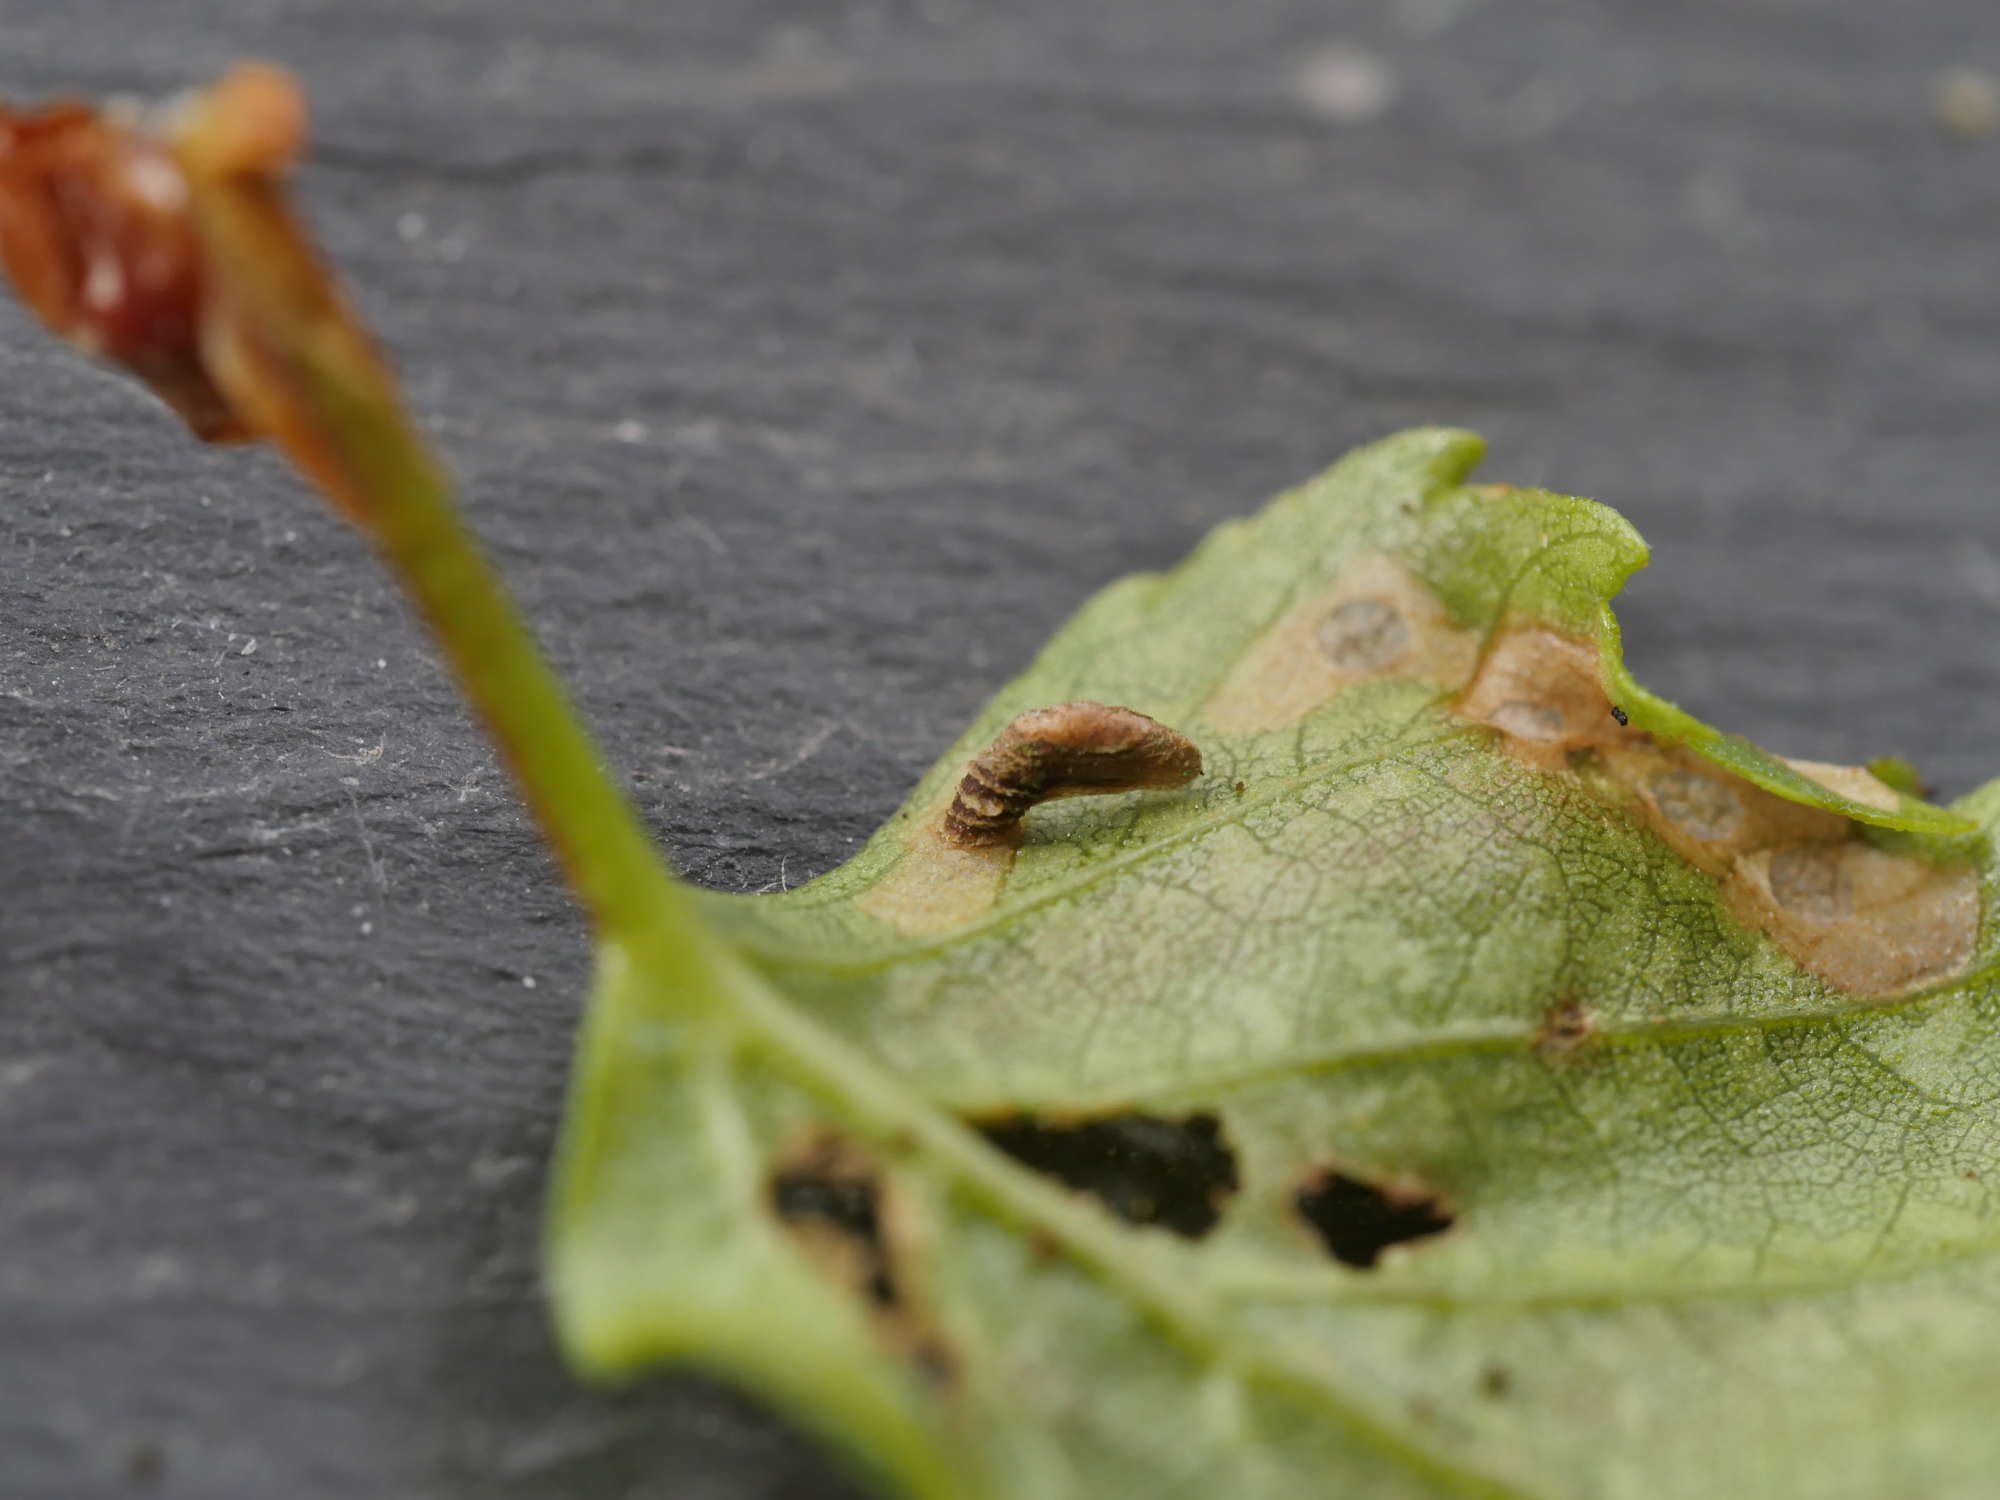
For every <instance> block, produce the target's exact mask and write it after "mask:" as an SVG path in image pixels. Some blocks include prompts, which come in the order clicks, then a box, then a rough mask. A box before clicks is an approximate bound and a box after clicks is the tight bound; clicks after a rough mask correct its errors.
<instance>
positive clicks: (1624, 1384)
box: [549, 431, 2000, 1500]
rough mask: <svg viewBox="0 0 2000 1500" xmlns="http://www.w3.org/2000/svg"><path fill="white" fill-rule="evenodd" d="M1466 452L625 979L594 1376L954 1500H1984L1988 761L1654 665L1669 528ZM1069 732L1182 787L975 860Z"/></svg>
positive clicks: (1230, 571) (1222, 556)
mask: <svg viewBox="0 0 2000 1500" xmlns="http://www.w3.org/2000/svg"><path fill="white" fill-rule="evenodd" d="M1479 452H1480V446H1479V443H1478V441H1477V439H1475V438H1472V437H1470V436H1468V435H1465V434H1462V433H1453V432H1436V431H1424V432H1414V433H1408V434H1405V435H1402V436H1399V437H1396V438H1393V439H1390V440H1389V441H1387V442H1384V443H1380V444H1377V445H1375V446H1374V447H1371V448H1368V449H1365V450H1363V451H1361V452H1359V453H1356V454H1355V455H1353V456H1351V457H1350V458H1348V459H1347V460H1345V461H1344V462H1343V463H1341V464H1340V465H1338V466H1337V467H1336V468H1334V469H1332V470H1331V471H1329V472H1328V473H1327V474H1325V475H1323V476H1321V477H1320V478H1319V479H1316V480H1314V481H1313V482H1311V483H1309V484H1307V485H1305V486H1304V487H1302V488H1300V489H1298V490H1295V491H1293V492H1291V493H1289V494H1287V495H1284V496H1282V497H1280V498H1279V499H1278V500H1276V501H1275V502H1273V503H1272V504H1271V505H1270V506H1269V507H1268V508H1267V509H1266V510H1265V511H1264V512H1263V513H1262V514H1261V515H1259V516H1257V517H1256V518H1254V519H1252V520H1249V521H1244V522H1238V523H1233V524H1230V525H1227V526H1224V527H1222V528H1220V529H1219V530H1218V531H1217V532H1216V533H1215V534H1214V535H1213V536H1211V537H1210V538H1209V539H1208V540H1207V541H1206V542H1204V543H1203V544H1202V546H1201V547H1200V548H1199V549H1198V550H1197V551H1196V552H1195V554H1194V555H1193V556H1192V557H1191V558H1190V559H1189V560H1188V561H1187V562H1186V563H1185V564H1184V565H1183V566H1182V567H1180V568H1179V569H1177V570H1176V571H1174V572H1173V573H1171V574H1169V575H1165V576H1160V577H1142V578H1133V579H1127V580H1125V581H1123V582H1121V583H1118V584H1115V585H1113V586H1112V587H1110V588H1108V589H1106V590H1105V591H1104V592H1103V593H1101V594H1100V595H1098V596H1097V597H1096V598H1095V599H1094V600H1092V601H1091V602H1090V603H1089V604H1088V605H1086V606H1085V608H1084V609H1083V610H1082V612H1081V613H1080V614H1079V615H1078V616H1077V617H1076V618H1075V619H1074V620H1073V621H1071V623H1070V624H1069V625H1068V626H1067V627H1065V628H1064V629H1063V630H1062V631H1061V632H1060V633H1059V634H1058V635H1057V637H1056V638H1055V640H1054V641H1052V642H1051V643H1050V645H1049V647H1048V648H1047V650H1046V651H1045V652H1044V653H1043V655H1042V656H1041V658H1040V659H1039V660H1038V661H1037V662H1036V663H1035V664H1034V665H1033V666H1032V667H1031V668H1030V669H1029V670H1028V671H1027V672H1026V673H1025V674H1024V675H1023V676H1022V677H1021V678H1020V679H1018V680H1017V681H1016V682H1014V683H1012V684H1010V685H1009V686H1008V687H1007V688H1006V689H1005V690H1004V691H1002V692H1001V694H1000V695H999V697H998V698H997V699H996V700H995V701H994V703H993V704H992V706H991V707H990V708H989V709H988V711H987V712H986V713H985V714H984V715H983V716H982V717H981V719H980V720H979V722H978V723H976V724H975V725H974V726H973V727H972V728H971V729H970V730H969V731H968V732H967V734H966V736H965V738H964V739H963V740H962V741H961V742H960V743H959V744H958V745H957V746H956V747H954V749H953V750H952V751H951V752H950V753H949V754H947V755H946V756H945V757H944V758H943V759H942V760H941V761H940V762H939V764H938V766H937V767H936V768H935V769H934V770H933V771H932V772H931V773H930V774H929V775H928V776H927V777H926V778H925V779H924V780H923V782H922V783H921V784H920V785H919V786H918V787H917V789H916V791H915V792H914V793H913V794H912V796H911V798H910V801H909V802H908V804H907V805H906V807H905V809H904V810H903V811H902V812H901V813H899V814H898V815H897V816H896V817H895V818H894V819H892V820H891V821H890V822H889V824H888V825H887V826H886V827H885V828H884V829H883V830H882V831H881V832H880V833H879V834H877V835H876V837H875V838H874V839H873V840H872V841H871V842H870V843H869V845H868V846H867V848H866V849H865V850H864V851H863V852H862V853H861V854H860V855H858V856H857V857H856V858H855V859H854V860H853V861H852V862H851V863H849V864H848V865H846V866H845V867H843V868H842V869H840V870H837V871H835V872H833V873H831V874H829V875H827V876H826V877H824V878H823V879H821V880H818V881H815V882H813V883H812V884H811V885H808V886H806V887H803V888H801V889H799V890H796V891H793V892H790V893H787V894H785V895H782V896H777V897H762V898H754V899H752V898H730V897H722V896H708V897H706V898H704V899H703V900H702V902H701V906H700V910H701V913H702V915H703V916H705V917H706V918H707V920H708V924H709V926H710V927H711V928H712V929H713V930H714V931H715V932H716V933H718V934H719V935H720V939H721V941H720V943H718V944H717V945H716V946H717V947H718V948H719V949H720V950H721V951H722V956H721V957H720V958H717V957H715V956H714V955H713V954H707V955H705V956H702V957H701V958H700V961H699V962H689V963H688V964H687V965H685V966H684V967H683V966H677V965H676V963H675V961H674V960H673V959H672V958H671V957H663V956H661V953H662V950H660V949H658V948H657V947H655V948H648V949H646V950H644V951H640V950H637V949H632V950H628V949H627V948H626V947H625V946H623V945H622V944H620V943H618V942H616V941H611V942H608V943H607V944H606V946H605V948H604V950H603V952H602V955H601V965H600V975H599V985H598V992H597V995H596V998H595V1000H594V1002H593V1005H592V1010H591V1015H590V1019H589V1023H588V1028H587V1034H586V1037H585V1041H584V1046H583V1051H582V1058H581V1061H580V1064H579V1069H578V1074H577V1079H576V1084H575V1091H574V1096H573V1099H572V1104H571V1115H570V1119H569V1122H568V1127H567V1130H566V1133H565V1144H564V1148H563V1153H562V1159H561V1163H560V1171H559V1180H558V1187H557V1191H556V1194H555V1196H554V1200H553V1205H552V1211H551V1218H550V1226H549V1254H550V1265H551V1284H552V1289H553V1294H554V1299H555V1304H556V1309H557V1314H558V1321H559V1325H560V1328H561V1331H562V1335H563V1338H564V1341H565V1344H566V1347H567V1349H568V1351H569V1353H570V1355H571V1357H572V1358H573V1360H574V1361H575V1363H576V1364H577V1365H578V1366H579V1367H580V1368H581V1369H583V1370H585V1371H588V1372H590V1373H593V1374H595V1375H598V1376H603V1377H623V1376H628V1375H630V1374H633V1373H635V1372H637V1371H639V1370H641V1369H643V1368H644V1367H646V1366H648V1365H650V1364H653V1363H655V1362H658V1361H663V1360H674V1361H692V1362H695V1363H698V1364H702V1365H705V1366H709V1367H712V1368H715V1369H719V1370H722V1371H725V1372H730V1373H733V1374H734V1375H735V1376H736V1377H738V1378H740V1379H741V1380H743V1381H744V1382H745V1383H747V1384H749V1385H750V1386H752V1387H754V1388H756V1389H759V1390H761V1391H763V1392H765V1393H767V1394H768V1395H770V1396H771V1397H773V1398H774V1399H776V1400H777V1401H778V1402H780V1403H781V1404H782V1405H783V1406H784V1407H785V1408H786V1409H787V1410H789V1411H790V1412H792V1413H793V1414H794V1415H796V1416H797V1417H799V1418H801V1419H803V1420H805V1421H806V1422H808V1423H810V1424H812V1425H814V1426H816V1427H818V1428H819V1429H820V1430H821V1431H823V1432H825V1433H826V1434H828V1435H830V1436H831V1437H833V1438H834V1439H836V1440H837V1441H839V1442H841V1443H842V1444H844V1445H845V1446H846V1447H847V1448H848V1449H849V1450H850V1451H851V1452H852V1453H853V1454H854V1455H855V1456H856V1457H857V1459H858V1460H859V1461H860V1462H861V1463H862V1464H863V1465H864V1466H865V1467H866V1468H867V1469H868V1470H870V1471H872V1472H873V1473H874V1474H875V1475H876V1476H877V1477H878V1479H879V1480H880V1482H881V1483H882V1484H883V1485H884V1487H885V1489H886V1491H887V1492H891V1493H907V1494H912V1495H920V1496H927V1497H947V1496H949V1497H954V1500H974V1497H993V1500H1016V1497H1018V1500H1063V1497H1077V1500H1084V1497H1089V1500H1106V1497H1120V1496H1133V1497H1139V1496H1144V1497H1148V1500H1152V1497H1162V1496H1189V1497H1195V1496H1202V1497H1207V1496H1214V1495H1229V1496H1232V1497H1237V1496H1241V1497H1270V1500H1280V1497H1293V1496H1299V1497H1305V1496H1323V1495H1366V1496H1371V1497H1400V1496H1409V1497H1417V1496H1456V1495H1477V1496H1537V1497H1540V1496H1576V1497H1593V1500H1597V1497H1611V1496H1643V1497H1647V1500H1667V1497H1675V1496H1689V1497H1695V1496H1699V1497H1704V1500H1706V1497H1712V1496H1716V1495H1752V1494H1754V1495H1762V1496H1794V1495H1795V1496H1814V1497H1824V1496H1855V1497H1862V1496H1866V1497H1871V1500H1873V1497H1879V1496H1884V1495H1926V1496H1942V1495H1973V1494H1982V1493H1987V1492H1988V1489H1989V1487H1990V1475H1991V1474H1992V1472H1993V1471H1994V1469H1995V1467H1996V1464H2000V1429H1996V1426H1995V1424H1994V1423H1992V1422H1991V1421H1990V1420H1988V1419H1987V1416H1986V1412H1985V1405H1986V1396H1987V1393H1988V1391H1989V1390H1990V1389H1991V1388H1992V1387H1993V1386H1994V1384H1995V1382H1996V1381H2000V1352H1996V1351H2000V1274H1996V1261H1995V1258H1994V1256H1993V1255H1992V1253H1991V1252H1992V1251H1993V1249H1994V1248H1995V1242H1996V1223H2000V1220H1996V1216H1995V1209H1994V1203H1993V1201H1992V1187H1991V1186H1990V1185H1989V1182H1990V1180H1991V1179H1992V1177H1993V1174H1994V1173H1995V1172H2000V1151H1996V1146H2000V1113H1996V1110H1995V1099H1996V1097H1997V1096H2000V1047H1996V1046H1995V1045H1994V1043H1993V1040H1992V1038H1993V1036H1994V1028H1995V1022H1996V1011H2000V994H1996V989H1995V985H1994V984H1993V982H1992V979H1991V971H1992V963H1993V951H1992V950H1993V937H1992V934H1991V932H1990V931H1989V930H1988V924H1987V923H1986V922H1985V920H1984V915H1983V914H1984V912H1985V911H1986V910H1987V909H1989V906H1990V896H1991V883H1992V860H1991V855H1990V845H1989V841H1988V837H1987V830H1988V829H1989V828H1990V827H1991V824H1992V821H1993V819H1994V818H1995V816H1996V815H2000V784H1996V785H1995V786H1993V787H1989V788H1987V789H1986V790H1985V791H1984V792H1982V793H1979V794H1977V795H1975V796H1973V797H1971V798H1968V799H1966V800H1965V801H1964V802H1962V803H1961V804H1959V805H1958V806H1957V807H1956V808H1955V809H1952V810H1949V811H1947V810H1944V809H1940V808H1935V807H1930V806H1927V805H1925V804H1923V803H1921V802H1918V801H1916V800H1915V799H1914V798H1913V796H1912V795H1911V794H1910V793H1911V789H1913V788H1914V786H1915V781H1914V778H1913V777H1911V776H1908V775H1902V774H1900V773H1898V772H1896V771H1895V770H1894V769H1893V768H1886V769H1887V772H1888V775H1889V780H1891V781H1894V783H1895V784H1894V785H1893V786H1892V785H1890V784H1888V782H1887V781H1884V780H1880V779H1877V778H1875V777H1873V776H1870V775H1868V774H1866V773H1864V772H1860V771H1858V770H1842V769H1839V768H1831V767H1816V766H1810V765H1802V766H1797V765H1792V764H1788V763H1786V762H1784V761H1781V760H1778V759H1776V758H1774V757H1772V756H1770V755H1767V754H1765V753H1764V752H1762V751H1760V750H1757V749H1755V748H1754V747H1752V746H1750V745H1748V744H1747V743H1745V742H1744V741H1742V740H1739V739H1735V738H1733V737H1729V736H1725V735H1721V734H1719V733H1717V732H1716V731H1714V730H1711V729H1709V728H1708V727H1707V726H1705V725H1703V724H1701V723H1699V722H1698V721H1696V720H1694V719H1693V718H1691V717H1690V716H1688V715H1687V714H1685V713H1683V712H1682V711H1681V710H1679V709H1677V708H1675V707H1674V706H1673V705H1671V704H1668V703H1666V702H1664V701H1662V700H1660V699H1658V698H1655V697H1653V696H1652V695H1650V694H1648V693H1646V692H1645V691H1644V690H1643V689H1640V688H1638V687H1637V686H1636V685H1635V684H1633V683H1632V681H1631V680H1630V678H1629V677H1628V676H1627V674H1626V672H1625V669H1624V666H1623V663H1622V661H1621V659H1620V656H1619V652H1618V636H1617V627H1616V623H1615V621H1614V620H1613V618H1612V616H1611V614H1610V612H1609V609H1608V607H1607V601H1608V599H1609V598H1610V596H1611V595H1612V594H1613V593H1614V592H1615V591H1616V590H1617V589H1618V587H1619V586H1620V585H1621V584H1622V583H1623V581H1624V580H1625V578H1626V577H1627V576H1629V574H1630V573H1631V572H1632V571H1633V570H1634V569H1635V568H1637V567H1638V566H1640V565H1641V564H1642V563H1643V562H1644V560H1645V549H1644V546H1643V544H1642V543H1641V542H1640V540H1639V538H1638V537H1637V536H1636V535H1635V534H1634V533H1633V531H1632V530H1631V528H1630V527H1628V526H1627V525H1626V524H1625V523H1624V522H1623V521H1622V520H1620V519H1619V518H1618V517H1617V516H1616V515H1614V514H1613V513H1612V512H1610V511H1608V510H1606V509H1603V508H1602V507H1600V506H1597V505H1594V504H1592V503H1590V502H1588V501H1583V500H1576V499H1569V498H1564V497H1561V496H1556V495H1550V494H1546V493H1542V492H1539V491H1531V490H1522V489H1509V488H1506V487H1502V486H1479V487H1468V486H1466V485H1465V484H1464V479H1465V476H1466V474H1467V472H1468V471H1469V470H1470V468H1471V467H1472V465H1473V463H1474V462H1475V460H1476V459H1477V457H1478V455H1479ZM1079 699H1088V700H1096V701H1100V702H1108V703H1113V704H1122V705H1129V706H1130V707H1132V708H1134V709H1137V710H1139V711H1141V712H1143V713H1146V714H1149V715H1151V716H1153V717H1155V718H1157V719H1159V720H1161V721H1162V722H1164V723H1166V724H1169V725H1172V726H1173V727H1175V728H1177V729H1179V730H1181V731H1182V732H1183V733H1185V734H1186V735H1187V736H1189V737H1190V738H1191V739H1193V740H1194V741H1195V743H1196V744H1197V745H1198V746H1199V747H1200V749H1201V751H1202V753H1203V755H1204V757H1205V760H1206V767H1207V769H1206V774H1205V775H1204V776H1203V777H1201V778H1200V779H1199V780H1197V781H1196V782H1194V783H1193V784H1192V785H1190V786H1188V787H1187V788H1185V789H1184V790H1180V791H1144V792H1132V793H1125V794H1120V795H1112V796H1097V797H1080V798H1076V799H1074V800H1062V801H1052V802H1049V803H1047V804H1045V805H1041V806H1037V807H1035V808H1034V809H1033V810H1032V811H1031V812H1030V813H1029V814H1028V816H1027V819H1026V822H1025V834H1024V837H1023V838H1022V839H1021V841H1020V842H1019V845H1018V848H1015V847H1013V846H1011V845H1008V844H1006V843H1004V842H1003V843H995V844H993V845H991V846H988V847H981V848H966V847H963V846H961V845H959V844H955V843H953V842H952V841H951V840H949V839H946V838H944V837H941V836H940V834H939V832H938V829H939V820H940V818H941V817H942V814H943V811H944V808H945V807H946V806H947V805H948V804H949V802H950V800H951V797H952V794H953V788H954V786H955V784H956V783H957V781H958V779H959V777H960V775H961V774H962V773H963V771H964V769H965V767H966V765H967V763H968V761H969V760H971V759H972V758H973V757H975V756H976V755H978V754H979V752H980V751H981V749H982V748H983V747H984V746H985V745H987V744H988V743H989V742H990V741H991V740H992V739H993V738H994V736H995V735H996V734H997V733H998V732H999V731H1000V730H1001V729H1002V728H1003V727H1005V726H1006V725H1007V724H1008V723H1009V722H1010V721H1011V720H1012V719H1014V717H1015V716H1016V715H1017V714H1020V713H1022V712H1024V711H1027V710H1032V709H1038V708H1045V707H1048V706H1050V705H1053V704H1059V703H1064V702H1068V701H1070V700H1079ZM1614 705H1615V706H1616V707H1617V708H1618V709H1619V710H1620V712H1622V714H1623V715H1624V716H1625V718H1626V720H1627V721H1628V722H1627V723H1626V724H1623V725H1621V724H1620V723H1619V722H1618V721H1617V719H1616V718H1615V717H1614V716H1613V715H1612V713H1611V711H1610V710H1611V708H1612V706H1614ZM1903 769H1904V770H1905V771H1906V770H1907V768H1903ZM1072 1183H1074V1184H1076V1185H1075V1186H1072V1185H1071V1184H1072Z"/></svg>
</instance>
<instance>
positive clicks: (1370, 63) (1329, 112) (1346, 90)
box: [1292, 42, 1401, 125]
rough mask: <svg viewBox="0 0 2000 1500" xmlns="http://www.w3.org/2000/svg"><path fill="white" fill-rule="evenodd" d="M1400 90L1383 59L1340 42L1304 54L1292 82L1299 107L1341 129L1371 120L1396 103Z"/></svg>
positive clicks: (1396, 80) (1392, 71) (1395, 77)
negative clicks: (1330, 121)
mask: <svg viewBox="0 0 2000 1500" xmlns="http://www.w3.org/2000/svg"><path fill="white" fill-rule="evenodd" d="M1400 89H1401V82H1400V80H1399V79H1398V78H1397V76H1396V70H1395V69H1394V68H1393V67H1391V66H1390V65H1389V63H1388V62H1387V61H1386V60H1385V59H1383V58H1381V57H1378V56H1377V55H1376V54H1374V53H1373V52H1368V51H1364V50H1363V49H1362V48H1360V47H1353V46H1349V45H1347V44H1346V43H1344V42H1334V43H1329V44H1328V45H1326V46H1323V47H1316V48H1314V49H1313V50H1312V51H1311V52H1308V53H1307V54H1306V55H1305V56H1304V57H1303V58H1302V59H1300V61H1299V65H1298V69H1297V71H1296V72H1295V73H1294V75H1293V79H1292V92H1293V94H1294V96H1295V97H1296V98H1297V99H1298V101H1299V103H1300V104H1302V105H1304V106H1305V108H1306V109H1307V110H1308V111H1309V112H1310V113H1312V114H1314V115H1317V116H1318V117H1319V118H1320V119H1322V120H1332V121H1335V122H1337V123H1339V124H1342V125H1356V124H1360V123H1361V122H1363V121H1366V120H1373V119H1375V118H1376V117H1378V116H1379V115H1381V114H1383V113H1384V112H1385V111H1386V110H1387V109H1388V108H1389V106H1390V105H1392V104H1394V103H1395V102H1396V95H1397V93H1398V92H1399V91H1400Z"/></svg>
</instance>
